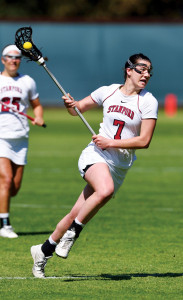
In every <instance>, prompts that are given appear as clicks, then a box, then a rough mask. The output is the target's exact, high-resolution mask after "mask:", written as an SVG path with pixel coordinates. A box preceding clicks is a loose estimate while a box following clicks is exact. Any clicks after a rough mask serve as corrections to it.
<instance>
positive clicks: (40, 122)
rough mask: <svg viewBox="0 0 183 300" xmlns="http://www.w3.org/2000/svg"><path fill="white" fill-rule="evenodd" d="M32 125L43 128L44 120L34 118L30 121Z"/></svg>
mask: <svg viewBox="0 0 183 300" xmlns="http://www.w3.org/2000/svg"><path fill="white" fill-rule="evenodd" d="M32 124H33V125H38V126H43V124H44V120H43V118H41V117H35V119H34V121H32Z"/></svg>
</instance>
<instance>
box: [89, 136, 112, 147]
mask: <svg viewBox="0 0 183 300" xmlns="http://www.w3.org/2000/svg"><path fill="white" fill-rule="evenodd" d="M92 140H93V142H94V143H95V145H96V146H97V147H99V148H101V149H102V150H105V149H106V148H109V147H110V142H111V140H110V139H107V138H105V137H103V136H101V135H93V136H92Z"/></svg>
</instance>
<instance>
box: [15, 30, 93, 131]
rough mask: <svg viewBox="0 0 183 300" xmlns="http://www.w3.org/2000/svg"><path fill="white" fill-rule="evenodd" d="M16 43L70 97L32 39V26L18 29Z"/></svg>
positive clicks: (75, 108)
mask: <svg viewBox="0 0 183 300" xmlns="http://www.w3.org/2000/svg"><path fill="white" fill-rule="evenodd" d="M15 44H16V46H17V47H18V48H19V49H20V50H21V51H22V55H24V56H26V57H27V58H29V60H33V61H35V62H37V63H38V65H41V66H42V67H43V68H44V69H45V70H46V72H47V73H48V75H49V76H50V77H51V79H52V80H53V81H54V82H55V84H56V85H57V87H58V88H59V90H60V91H61V92H62V94H63V95H64V96H65V97H66V98H67V99H69V97H68V95H67V93H66V92H65V90H64V89H63V87H62V86H61V85H60V83H59V82H58V81H57V79H56V78H55V76H54V75H53V74H52V73H51V71H50V70H49V69H48V68H47V66H46V63H45V59H44V58H43V56H42V53H41V51H40V50H39V49H38V48H37V47H36V45H35V44H34V43H33V41H32V28H31V27H22V28H19V29H18V30H17V31H16V34H15ZM74 110H75V111H76V113H77V114H78V116H79V117H80V118H81V120H82V121H83V123H84V124H85V125H86V127H87V128H88V129H89V131H90V132H91V133H92V134H93V135H94V134H95V132H94V130H93V129H92V128H91V126H90V125H89V124H88V122H87V121H86V119H85V118H84V117H83V115H82V114H81V112H80V111H79V109H78V108H77V107H74Z"/></svg>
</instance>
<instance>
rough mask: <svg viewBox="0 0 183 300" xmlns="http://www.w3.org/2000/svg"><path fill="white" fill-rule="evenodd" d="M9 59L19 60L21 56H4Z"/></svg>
mask: <svg viewBox="0 0 183 300" xmlns="http://www.w3.org/2000/svg"><path fill="white" fill-rule="evenodd" d="M5 57H7V58H9V59H21V55H5Z"/></svg>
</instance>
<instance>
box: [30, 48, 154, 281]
mask: <svg viewBox="0 0 183 300" xmlns="http://www.w3.org/2000/svg"><path fill="white" fill-rule="evenodd" d="M151 75H152V64H151V61H150V59H149V58H148V57H146V56H144V55H143V54H141V53H140V54H135V55H132V56H131V57H130V58H129V59H128V61H127V62H126V64H125V83H124V84H112V85H110V86H103V87H100V88H99V89H97V90H96V91H94V92H93V93H91V95H90V96H88V97H86V98H84V99H82V100H80V101H74V99H73V98H72V97H71V96H70V95H69V97H68V98H67V97H65V96H63V99H64V101H65V106H66V107H67V109H68V111H69V113H70V114H71V115H73V116H74V115H76V112H75V110H74V107H75V106H76V107H77V108H78V109H79V110H80V112H81V113H83V112H85V111H87V110H89V109H91V108H95V107H97V106H98V105H102V106H103V122H102V123H101V124H100V130H99V134H98V135H93V136H92V141H91V143H89V145H88V146H87V147H86V148H85V149H84V150H83V152H82V153H81V156H80V158H79V163H78V166H79V171H80V174H81V176H82V177H83V178H84V179H85V181H86V186H85V188H84V190H83V191H82V193H81V195H80V196H79V198H78V200H77V201H76V203H75V205H74V206H73V208H72V209H71V211H70V212H69V213H68V214H67V215H66V216H65V217H64V218H63V219H62V220H61V221H60V222H59V223H58V224H57V226H56V229H55V231H54V232H53V233H52V234H51V236H50V237H49V239H48V240H47V241H46V242H45V243H44V244H43V245H36V246H32V247H31V254H32V257H33V260H34V266H33V274H34V276H35V277H40V278H42V277H44V276H45V275H44V266H45V264H46V263H47V260H48V258H50V257H51V256H52V254H53V252H54V251H55V252H56V254H57V255H58V256H60V257H63V258H67V256H68V253H69V251H70V249H71V247H72V245H73V244H74V242H75V240H76V239H78V237H79V234H80V232H81V230H82V229H83V227H84V226H85V225H86V224H87V223H88V222H89V220H90V219H91V218H93V217H94V216H95V214H96V213H97V212H98V211H99V209H100V208H101V207H102V206H103V205H105V204H106V203H107V202H108V201H109V200H110V199H111V197H112V196H113V195H114V194H115V193H116V191H117V190H118V188H119V187H120V186H121V185H122V183H123V180H124V178H125V176H126V174H127V172H128V170H129V168H131V166H132V165H133V162H134V160H135V159H136V156H135V150H136V149H143V148H148V147H149V145H150V142H151V139H152V136H153V132H154V129H155V125H156V120H157V114H158V102H157V100H156V99H155V98H154V97H153V95H152V94H151V93H149V92H148V91H147V90H145V87H146V85H147V83H148V81H149V79H150V77H151ZM60 239H61V240H60Z"/></svg>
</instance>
